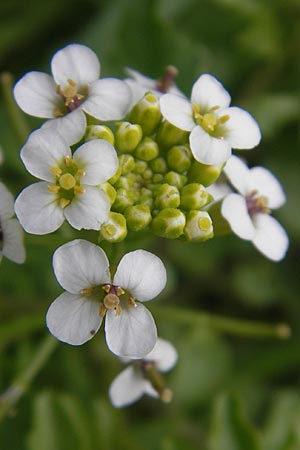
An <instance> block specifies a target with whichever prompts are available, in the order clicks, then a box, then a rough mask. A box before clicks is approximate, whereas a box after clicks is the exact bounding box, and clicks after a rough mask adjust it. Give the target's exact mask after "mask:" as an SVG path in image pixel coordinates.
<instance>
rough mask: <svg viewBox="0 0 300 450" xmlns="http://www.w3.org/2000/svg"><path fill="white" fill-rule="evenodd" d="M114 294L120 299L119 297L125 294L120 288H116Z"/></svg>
mask: <svg viewBox="0 0 300 450" xmlns="http://www.w3.org/2000/svg"><path fill="white" fill-rule="evenodd" d="M116 293H117V296H118V297H120V295H124V294H125V291H124V289H122V288H121V287H120V286H117V289H116Z"/></svg>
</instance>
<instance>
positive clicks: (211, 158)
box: [160, 74, 261, 165]
mask: <svg viewBox="0 0 300 450" xmlns="http://www.w3.org/2000/svg"><path fill="white" fill-rule="evenodd" d="M230 100H231V98H230V95H229V93H228V92H227V91H226V90H225V89H224V88H223V86H222V85H221V83H220V82H219V81H218V80H216V78H214V77H213V76H211V75H209V74H204V75H202V76H201V77H200V78H198V80H197V81H196V82H195V84H194V85H193V89H192V94H191V101H189V100H187V99H186V98H184V97H180V96H176V95H174V94H166V95H164V96H162V97H161V99H160V105H161V112H162V114H163V116H164V117H165V119H166V120H168V121H169V122H171V123H172V124H173V125H175V126H176V127H178V128H180V129H182V130H186V131H190V132H191V134H190V147H191V150H192V153H193V155H194V157H195V159H196V160H197V161H200V162H201V163H203V164H207V165H210V164H221V163H223V162H225V161H227V160H228V158H229V157H230V155H231V149H232V148H234V149H250V148H253V147H255V146H256V145H257V144H258V143H259V142H260V138H261V134H260V130H259V127H258V125H257V123H256V121H255V120H254V119H253V117H252V116H251V115H250V114H249V113H248V112H246V111H244V110H243V109H241V108H237V107H229V104H230Z"/></svg>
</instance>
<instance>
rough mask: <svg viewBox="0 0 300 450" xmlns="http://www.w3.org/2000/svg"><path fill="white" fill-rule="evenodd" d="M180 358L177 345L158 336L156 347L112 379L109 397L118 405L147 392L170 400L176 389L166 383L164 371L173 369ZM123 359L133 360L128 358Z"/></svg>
mask: <svg viewBox="0 0 300 450" xmlns="http://www.w3.org/2000/svg"><path fill="white" fill-rule="evenodd" d="M177 359H178V354H177V351H176V349H175V348H174V346H173V345H172V344H171V343H170V342H169V341H166V340H164V339H161V338H158V339H157V342H156V344H155V347H154V348H153V350H152V351H151V352H150V353H148V355H146V356H144V357H143V359H141V360H136V361H134V362H133V363H132V364H130V365H129V366H128V367H126V369H124V370H123V371H122V372H121V373H120V374H119V375H118V376H117V377H116V378H115V379H114V381H113V382H112V383H111V385H110V387H109V397H110V400H111V402H112V404H113V405H114V406H115V407H116V408H121V407H123V406H128V405H131V404H132V403H134V402H136V401H137V400H139V399H140V398H141V397H142V396H143V395H144V394H147V395H150V396H151V397H155V398H157V397H160V398H161V400H163V401H165V402H168V401H170V400H171V398H172V391H170V389H168V388H167V387H165V384H164V382H163V379H162V378H161V376H160V374H159V373H160V372H167V371H169V370H171V369H172V368H173V367H174V366H175V364H176V362H177ZM123 362H125V363H126V362H129V361H128V360H124V361H123Z"/></svg>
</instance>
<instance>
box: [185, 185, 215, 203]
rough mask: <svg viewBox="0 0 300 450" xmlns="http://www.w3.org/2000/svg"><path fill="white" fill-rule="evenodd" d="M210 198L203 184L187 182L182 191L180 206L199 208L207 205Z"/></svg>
mask: <svg viewBox="0 0 300 450" xmlns="http://www.w3.org/2000/svg"><path fill="white" fill-rule="evenodd" d="M209 200H210V196H209V194H208V192H206V189H205V187H204V186H202V184H199V183H190V184H186V185H185V186H184V187H183V188H182V189H181V193H180V206H182V208H183V209H187V210H189V209H199V208H202V207H203V206H204V205H206V204H207V203H208V202H209Z"/></svg>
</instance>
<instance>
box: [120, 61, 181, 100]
mask: <svg viewBox="0 0 300 450" xmlns="http://www.w3.org/2000/svg"><path fill="white" fill-rule="evenodd" d="M125 70H126V73H127V75H129V77H130V78H126V79H125V80H124V81H125V82H126V83H127V84H128V86H129V87H130V89H131V106H133V105H135V104H136V103H137V102H138V101H139V100H140V99H141V98H143V97H144V95H145V94H146V93H147V92H149V91H150V92H153V93H154V94H155V95H156V97H161V96H162V95H163V94H166V93H167V92H169V93H172V94H176V95H180V96H183V94H182V92H181V91H180V90H179V89H178V88H177V87H176V85H175V84H174V78H175V77H176V75H177V69H176V68H175V67H174V66H167V67H166V73H165V75H164V77H163V78H162V79H160V80H154V79H153V78H149V77H146V76H145V75H143V74H142V73H140V72H138V71H137V70H133V69H130V68H129V67H126V69H125Z"/></svg>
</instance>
